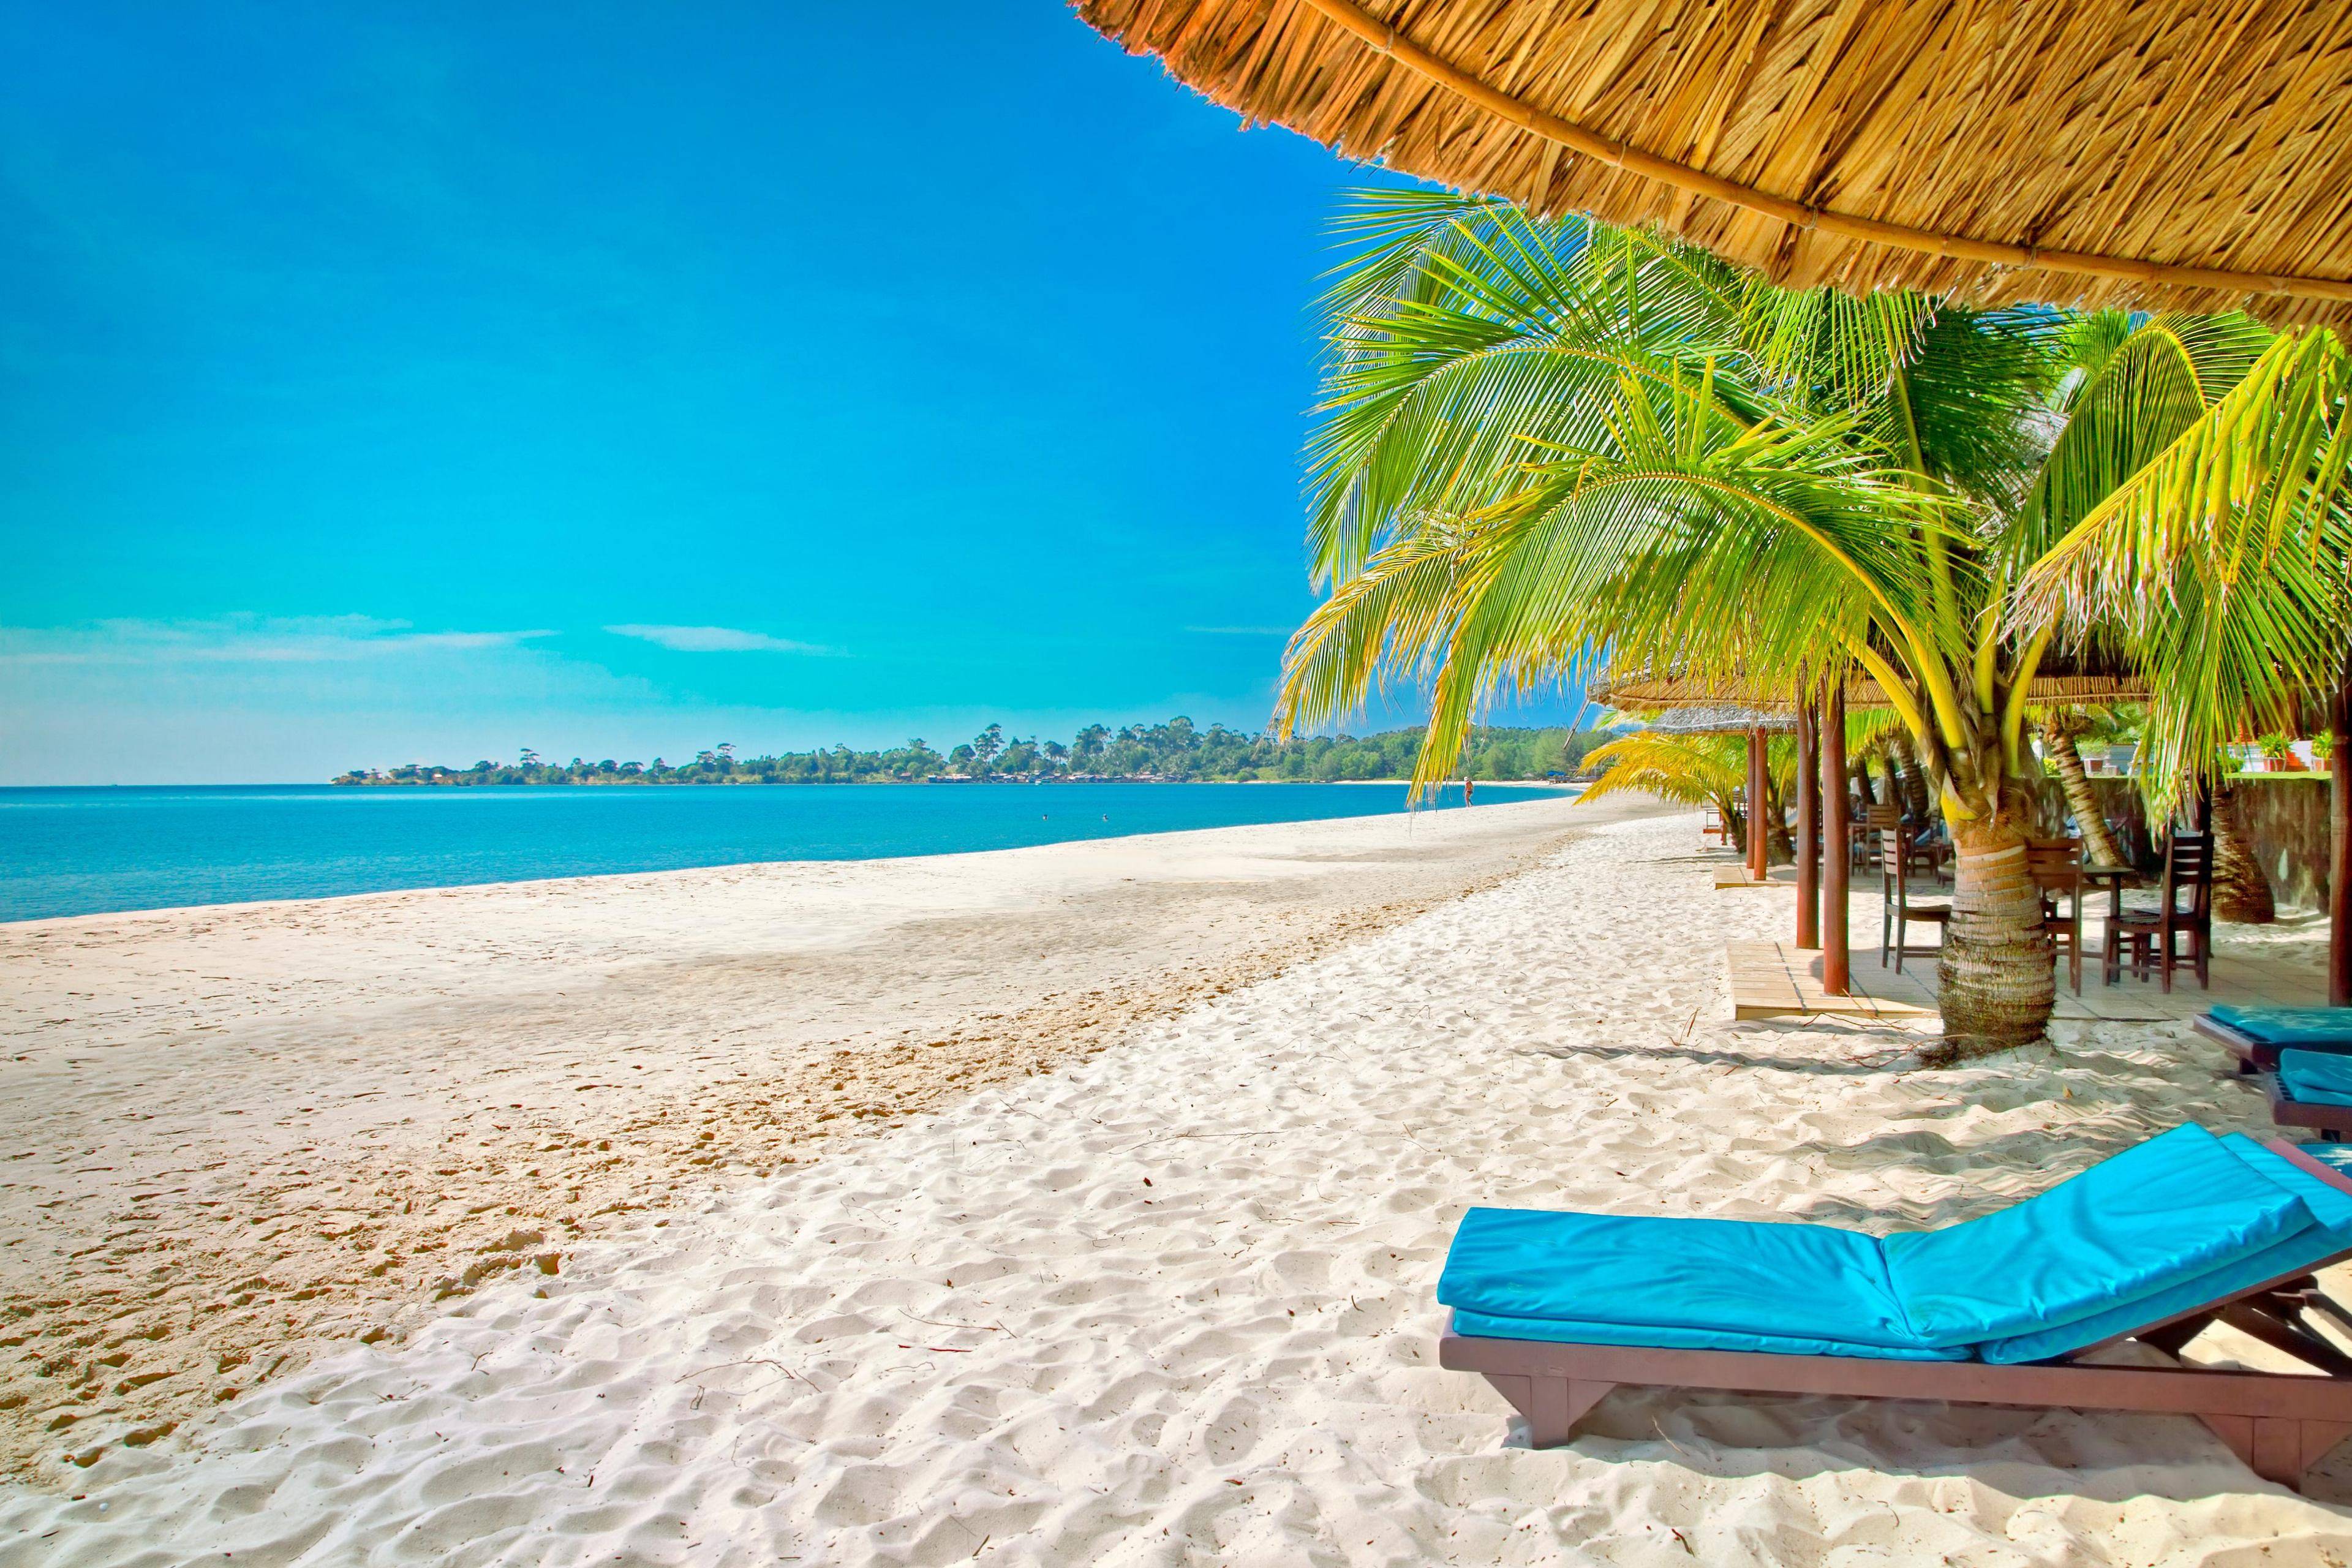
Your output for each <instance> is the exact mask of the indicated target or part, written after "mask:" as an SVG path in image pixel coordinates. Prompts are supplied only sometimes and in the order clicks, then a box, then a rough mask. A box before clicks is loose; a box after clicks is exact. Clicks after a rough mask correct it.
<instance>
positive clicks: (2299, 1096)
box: [2278, 1049, 2352, 1105]
mask: <svg viewBox="0 0 2352 1568" xmlns="http://www.w3.org/2000/svg"><path fill="white" fill-rule="evenodd" d="M2278 1075H2279V1082H2280V1083H2282V1084H2284V1086H2285V1087H2286V1094H2287V1098H2288V1099H2289V1100H2301V1101H2302V1102H2303V1103H2304V1104H2305V1105H2352V1057H2339V1056H2332V1055H2330V1054H2328V1053H2327V1052H2326V1051H2305V1050H2297V1049H2288V1050H2283V1051H2281V1052H2279V1064H2278Z"/></svg>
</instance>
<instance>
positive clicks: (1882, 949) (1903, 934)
mask: <svg viewBox="0 0 2352 1568" xmlns="http://www.w3.org/2000/svg"><path fill="white" fill-rule="evenodd" d="M1883 809H1885V810H1889V811H1891V810H1893V809H1894V808H1893V807H1892V806H1888V807H1885V808H1883ZM1908 837H1909V835H1908V834H1906V832H1905V831H1904V829H1903V828H1902V827H1900V826H1895V827H1889V828H1885V829H1884V830H1882V832H1881V834H1880V836H1879V844H1878V890H1879V894H1880V896H1881V897H1882V898H1883V899H1885V906H1884V908H1882V910H1880V912H1879V917H1878V964H1879V967H1880V968H1882V969H1884V968H1885V966H1886V954H1887V951H1888V940H1887V939H1888V938H1889V936H1890V935H1891V936H1892V937H1893V939H1894V942H1893V950H1894V953H1895V973H1897V974H1900V973H1903V958H1904V955H1905V954H1906V953H1908V954H1910V955H1912V956H1913V957H1916V958H1932V957H1934V956H1935V954H1936V953H1937V952H1940V951H1941V950H1942V943H1943V940H1944V935H1943V933H1944V932H1945V931H1946V930H1948V928H1949V927H1950V925H1951V923H1952V906H1951V905H1949V904H1915V903H1913V902H1912V901H1911V876H1910V867H1911V858H1912V857H1911V854H1910V848H1911V847H1910V845H1909V844H1908V843H1906V839H1907V838H1908ZM1912 921H1919V922H1920V923H1921V924H1923V925H1931V926H1934V927H1935V928H1936V941H1937V946H1935V947H1913V946H1911V945H1910V935H1911V933H1910V931H1909V930H1908V929H1907V928H1908V927H1909V925H1910V924H1911V922H1912Z"/></svg>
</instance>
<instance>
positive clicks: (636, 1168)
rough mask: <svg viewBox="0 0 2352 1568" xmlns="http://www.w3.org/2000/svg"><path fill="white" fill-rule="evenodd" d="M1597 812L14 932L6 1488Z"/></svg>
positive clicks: (3, 1380)
mask: <svg viewBox="0 0 2352 1568" xmlns="http://www.w3.org/2000/svg"><path fill="white" fill-rule="evenodd" d="M1603 809H1604V808H1602V807H1593V808H1573V807H1571V806H1570V805H1569V804H1568V803H1566V802H1564V801H1550V802H1543V803H1535V804H1529V805H1510V806H1491V807H1485V808H1482V809H1480V810H1479V811H1476V812H1470V813H1464V812H1459V811H1455V812H1446V813H1441V814H1435V815H1428V816H1423V817H1421V818H1419V819H1416V820H1413V821H1411V822H1408V821H1406V820H1405V819H1403V818H1399V817H1385V818H1379V817H1362V818H1355V819H1350V820H1347V821H1342V822H1327V823H1308V824H1286V825H1274V826H1256V827H1246V828H1235V829H1223V830H1215V831H1211V832H1206V833H1192V834H1169V835H1160V836H1154V837H1139V838H1129V839H1110V840H1100V841H1095V842H1089V843H1084V844H1071V845H1058V846H1047V847H1038V848H1033V849H1023V850H1013V851H1006V852H1001V853H992V854H984V855H970V856H943V857H931V858H919V859H905V860H891V861H876V862H866V863H862V864H860V863H838V862H836V863H806V862H803V863H798V864H787V865H766V866H746V867H731V868H719V869H715V870H702V871H685V872H671V873H662V874H656V875H648V876H638V877H606V878H585V879H567V880H562V881H551V882H541V883H530V884H516V885H510V886H504V887H489V888H468V889H433V890H425V891H419V892H413V893H396V894H384V895H373V896H368V897H362V898H354V899H341V900H318V901H311V902H296V903H278V904H262V905H246V906H236V907H223V908H215V909H202V910H172V911H160V912H156V913H152V914H142V915H128V916H123V915H112V916H94V917H88V918H83V919H77V920H65V921H43V922H33V923H26V924H20V925H13V926H6V927H0V1045H5V1060H0V1093H5V1102H6V1103H7V1104H8V1105H10V1106H11V1107H12V1108H14V1109H15V1112H16V1114H15V1115H13V1116H12V1117H11V1118H10V1119H9V1121H8V1123H7V1125H6V1126H5V1128H0V1300H5V1310H6V1311H7V1312H8V1314H9V1317H8V1319H7V1320H6V1326H5V1329H0V1463H5V1465H7V1466H9V1467H12V1468H17V1469H18V1470H19V1471H20V1472H24V1473H29V1474H32V1475H35V1476H42V1475H44V1474H47V1475H48V1479H49V1480H50V1483H51V1484H73V1483H72V1481H71V1479H70V1478H72V1477H73V1476H75V1475H76V1474H78V1472H74V1471H71V1470H65V1471H63V1472H62V1475H59V1474H58V1473H55V1472H57V1471H58V1469H59V1467H58V1465H57V1460H58V1457H59V1456H60V1455H63V1454H67V1453H72V1454H75V1455H79V1456H80V1457H82V1458H85V1459H87V1458H91V1457H94V1456H95V1455H96V1454H97V1453H99V1452H100V1451H101V1450H102V1448H103V1447H104V1446H105V1445H107V1444H109V1443H111V1442H115V1441H118V1440H128V1441H130V1442H131V1443H134V1444H139V1443H144V1442H148V1441H152V1440H153V1439H154V1438H156V1437H158V1436H162V1435H163V1433H165V1432H167V1431H169V1430H170V1429H171V1428H172V1426H173V1425H174V1424H176V1423H178V1422H181V1421H184V1420H186V1419H188V1418H190V1417H191V1416H193V1415H197V1414H199V1413H202V1412H204V1411H206V1410H209V1409H211V1408H212V1407H213V1406H214V1405H216V1404H217V1403H219V1402H220V1401H222V1400H225V1399H227V1398H230V1397H233V1396H234V1395H235V1394H236V1393H237V1392H239V1391H241V1390H244V1389H247V1388H250V1387H252V1386H254V1385H255V1384H257V1382H259V1381H260V1380H261V1379H263V1378H265V1377H267V1376H268V1375H270V1374H272V1373H282V1372H284V1371H286V1370H288V1369H290V1368H291V1367H293V1366H297V1365H299V1364H300V1363H302V1362H303V1361H304V1360H305V1359H307V1358H308V1357H309V1356H310V1355H311V1354H313V1353H316V1352H318V1351H320V1350H321V1349H323V1348H331V1347H333V1346H336V1345H341V1344H348V1343H349V1342H352V1340H353V1339H357V1338H362V1337H368V1338H374V1337H380V1336H383V1335H385V1334H397V1333H398V1332H399V1331H402V1330H403V1329H404V1328H405V1327H406V1326H408V1325H409V1324H411V1323H413V1322H415V1321H421V1320H422V1319H423V1318H425V1317H426V1316H428V1315H429V1314H430V1312H431V1311H432V1310H433V1303H434V1302H435V1301H436V1300H446V1299H447V1298H448V1297H449V1296H451V1295H454V1294H457V1293H461V1292H463V1291H465V1290H467V1289H472V1288H474V1287H475V1286H476V1285H478V1283H479V1282H480V1281H481V1280H482V1279H485V1278H488V1277H491V1276H494V1275H496V1274H498V1273H499V1272H502V1271H506V1270H509V1269H512V1268H523V1269H525V1270H532V1269H536V1268H558V1269H560V1268H562V1266H563V1265H562V1255H563V1254H565V1253H567V1252H569V1251H572V1249H573V1248H575V1247H576V1246H577V1245H578V1243H579V1241H580V1239H581V1237H583V1236H586V1235H589V1234H593V1232H594V1231H595V1230H596V1229H597V1228H598V1227H599V1226H608V1225H610V1224H611V1223H613V1220H614V1216H615V1215H622V1214H626V1213H628V1212H630V1211H631V1210H633V1209H635V1208H636V1207H639V1206H641V1205H646V1204H649V1203H657V1202H662V1201H666V1200H667V1199H668V1198H669V1197H670V1195H671V1194H672V1193H673V1192H674V1191H675V1190H677V1188H678V1187H679V1185H680V1184H684V1185H686V1186H688V1187H692V1186H695V1185H697V1184H707V1183H708V1181H709V1180H710V1179H711V1178H712V1177H714V1176H718V1175H720V1174H722V1173H725V1172H727V1171H729V1170H730V1169H732V1170H749V1171H758V1172H768V1171H772V1170H774V1169H777V1168H779V1167H780V1166H782V1165H787V1164H790V1163H793V1162H794V1161H795V1160H800V1159H806V1158H808V1157H809V1156H810V1153H811V1151H812V1150H813V1149H814V1148H817V1147H821V1146H822V1145H823V1143H824V1141H826V1140H827V1139H828V1138H831V1137H833V1136H835V1135H837V1134H839V1133H841V1132H843V1131H867V1130H876V1129H879V1128H883V1127H887V1125H889V1124H890V1123H891V1122H892V1121H894V1120H895V1119H897V1118H899V1117H902V1116H904V1115H906V1114H908V1112H910V1111H913V1110H923V1109H928V1108H933V1107H937V1106H940V1105H943V1104H946V1103H948V1102H950V1100H953V1099H954V1098H955V1097H957V1096H959V1095H961V1094H962V1093H965V1092H968V1091H969V1090H970V1089H971V1088H973V1087H975V1086H976V1085H979V1084H982V1083H987V1082H992V1081H996V1080H1000V1079H1006V1078H1010V1077H1013V1076H1019V1075H1024V1074H1027V1073H1031V1072H1035V1071H1041V1070H1045V1069H1047V1068H1053V1067H1055V1066H1056V1065H1057V1064H1059V1063H1062V1062H1064V1061H1066V1060H1068V1059H1071V1058H1074V1057H1076V1056H1082V1055H1084V1054H1085V1053H1087V1052H1088V1051H1091V1050H1095V1049H1098V1048H1100V1047H1102V1046H1104V1045H1107V1044H1109V1043H1111V1042H1113V1041H1116V1040H1118V1039H1119V1038H1122V1037H1124V1036H1125V1035H1126V1034H1127V1033H1128V1032H1129V1031H1130V1030H1131V1029H1132V1028H1133V1027H1134V1026H1136V1024H1137V1023H1138V1022H1139V1020H1142V1019H1147V1018H1151V1017H1157V1016H1164V1015H1166V1014H1169V1013H1171V1012H1173V1011H1175V1010H1177V1009H1179V1008H1181V1006H1182V1005H1185V1004H1186V1003H1188V1002H1190V1001H1192V1000H1193V999H1195V998H1198V997H1200V996H1202V995H1205V994H1213V993H1214V992H1215V991H1217V990H1219V989H1222V988H1226V987H1230V986H1233V985H1237V984H1245V983H1247V982H1248V981H1250V980H1254V979H1257V978H1261V977H1263V976H1265V975H1266V974H1269V973H1275V972H1276V971H1278V970H1279V969H1280V968H1282V967H1283V966H1284V965H1286V964H1287V963H1293V962H1297V960H1299V959H1301V958H1303V957H1306V956H1309V955H1311V954H1313V953H1315V952H1320V951H1323V950H1325V949H1327V948H1328V947H1330V946H1332V945H1334V944H1336V943H1338V942H1341V941H1343V940H1346V939H1347V938H1348V937H1349V936H1351V935H1354V934H1359V933H1360V932H1362V931H1369V930H1374V929H1378V928H1379V927H1380V926H1381V925H1383V924H1385V923H1391V922H1393V921H1397V920H1400V919H1403V918H1405V917H1407V916H1409V915H1410V914H1412V912H1414V911H1416V910H1420V909H1423V908H1425V907H1427V906H1428V905H1429V904H1431V903H1432V902H1434V901H1437V900H1443V899H1445V898H1449V897H1453V896H1455V895H1457V894H1459V893H1460V892H1461V891H1463V890H1464V889H1466V888H1468V887H1471V886H1475V885H1478V884H1479V883H1481V882H1483V881H1485V880H1487V879H1492V878H1493V877H1495V876H1497V875H1500V874H1501V873H1503V872H1505V871H1507V870H1508V869H1512V868H1517V867H1518V866H1520V865H1522V864H1524V863H1526V862H1527V860H1528V857H1529V856H1531V855H1533V854H1535V853H1537V852H1538V851H1539V849H1540V848H1541V847H1543V846H1546V845H1549V844H1550V843H1553V842H1555V841H1556V840H1557V839H1558V837H1559V834H1560V832H1561V831H1562V830H1563V829H1564V827H1565V826H1567V824H1568V822H1570V820H1583V819H1584V818H1585V817H1586V816H1599V815H1601V813H1602V811H1603ZM44 1466H47V1470H45V1469H44V1468H43V1467H44Z"/></svg>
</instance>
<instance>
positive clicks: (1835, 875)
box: [1820, 674, 1853, 996]
mask: <svg viewBox="0 0 2352 1568" xmlns="http://www.w3.org/2000/svg"><path fill="white" fill-rule="evenodd" d="M1820 728H1821V753H1822V990H1824V991H1826V992H1828V993H1829V994H1831V995H1832V996H1850V995H1852V994H1853V979H1852V977H1851V975H1850V973H1849V972H1848V968H1847V963H1846V959H1847V954H1846V930H1845V917H1846V906H1845V873H1846V865H1847V860H1846V815H1847V814H1846V798H1847V797H1846V793H1845V787H1846V786H1845V677H1844V676H1843V674H1841V675H1836V676H1832V678H1831V679H1830V688H1829V691H1828V693H1827V695H1826V697H1825V699H1824V700H1823V701H1822V709H1821V721H1820Z"/></svg>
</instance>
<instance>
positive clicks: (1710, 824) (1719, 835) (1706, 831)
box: [1698, 805, 1731, 847]
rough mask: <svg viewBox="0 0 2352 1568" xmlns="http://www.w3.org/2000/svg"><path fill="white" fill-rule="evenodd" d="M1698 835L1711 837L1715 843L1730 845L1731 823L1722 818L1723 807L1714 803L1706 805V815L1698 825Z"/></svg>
mask: <svg viewBox="0 0 2352 1568" xmlns="http://www.w3.org/2000/svg"><path fill="white" fill-rule="evenodd" d="M1698 836H1699V837H1701V838H1712V839H1714V840H1715V841H1716V842H1717V844H1721V845H1724V846H1726V847H1728V846H1729V845H1730V843H1731V824H1729V823H1728V822H1726V821H1725V820H1724V819H1723V807H1721V806H1719V805H1708V806H1707V808H1706V819H1705V820H1704V821H1702V822H1701V823H1700V824H1699V826H1698Z"/></svg>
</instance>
